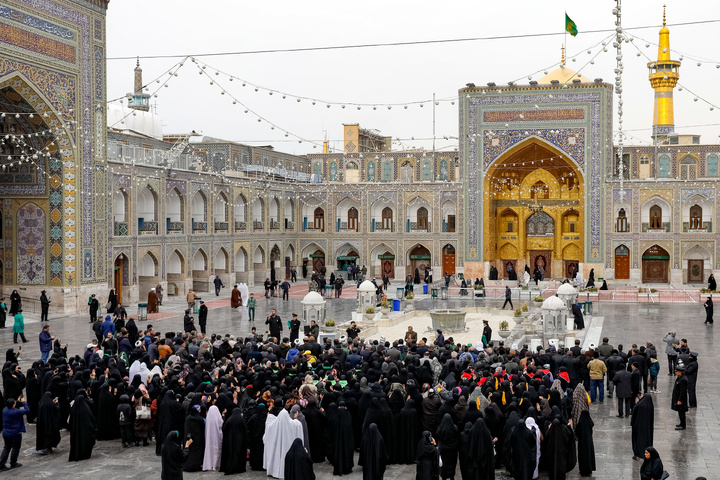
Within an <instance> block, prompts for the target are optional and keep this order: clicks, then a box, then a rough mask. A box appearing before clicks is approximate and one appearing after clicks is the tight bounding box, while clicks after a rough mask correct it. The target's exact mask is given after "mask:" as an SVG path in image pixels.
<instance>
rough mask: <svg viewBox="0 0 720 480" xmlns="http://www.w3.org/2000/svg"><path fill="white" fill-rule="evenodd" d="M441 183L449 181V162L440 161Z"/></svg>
mask: <svg viewBox="0 0 720 480" xmlns="http://www.w3.org/2000/svg"><path fill="white" fill-rule="evenodd" d="M439 178H440V181H441V182H447V179H448V162H447V160H440V175H439Z"/></svg>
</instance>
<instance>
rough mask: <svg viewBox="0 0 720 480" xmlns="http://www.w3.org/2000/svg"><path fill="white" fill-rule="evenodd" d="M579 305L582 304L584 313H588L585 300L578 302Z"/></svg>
mask: <svg viewBox="0 0 720 480" xmlns="http://www.w3.org/2000/svg"><path fill="white" fill-rule="evenodd" d="M578 305H580V308H582V313H583V315H587V307H586V304H585V302H578Z"/></svg>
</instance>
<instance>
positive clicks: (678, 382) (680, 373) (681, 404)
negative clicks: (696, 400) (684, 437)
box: [670, 366, 688, 430]
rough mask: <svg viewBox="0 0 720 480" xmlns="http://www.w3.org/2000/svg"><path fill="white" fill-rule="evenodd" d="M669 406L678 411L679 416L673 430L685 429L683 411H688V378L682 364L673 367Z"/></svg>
mask: <svg viewBox="0 0 720 480" xmlns="http://www.w3.org/2000/svg"><path fill="white" fill-rule="evenodd" d="M670 408H672V409H673V410H675V411H676V412H678V417H680V423H679V424H678V425H676V426H675V430H685V427H686V423H685V413H686V412H687V411H688V379H687V376H685V367H683V366H679V367H676V368H675V386H674V387H673V391H672V402H671V407H670Z"/></svg>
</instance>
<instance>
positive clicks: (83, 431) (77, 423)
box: [68, 388, 97, 462]
mask: <svg viewBox="0 0 720 480" xmlns="http://www.w3.org/2000/svg"><path fill="white" fill-rule="evenodd" d="M89 402H92V400H90V399H88V398H87V395H86V393H85V389H84V388H81V389H80V390H78V392H77V396H76V397H75V403H73V406H72V408H71V409H70V423H69V425H68V429H69V430H70V458H69V460H70V461H71V462H77V461H79V460H87V459H88V458H90V456H91V455H92V450H93V447H94V446H95V434H96V432H97V426H96V425H95V416H93V413H92V410H91V409H90V404H89Z"/></svg>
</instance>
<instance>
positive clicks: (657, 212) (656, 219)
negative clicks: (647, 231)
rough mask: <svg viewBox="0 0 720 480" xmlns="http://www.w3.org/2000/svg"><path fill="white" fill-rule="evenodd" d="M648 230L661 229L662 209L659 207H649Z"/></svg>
mask: <svg viewBox="0 0 720 480" xmlns="http://www.w3.org/2000/svg"><path fill="white" fill-rule="evenodd" d="M650 228H652V229H658V228H662V207H660V206H659V205H653V206H652V207H650Z"/></svg>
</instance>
